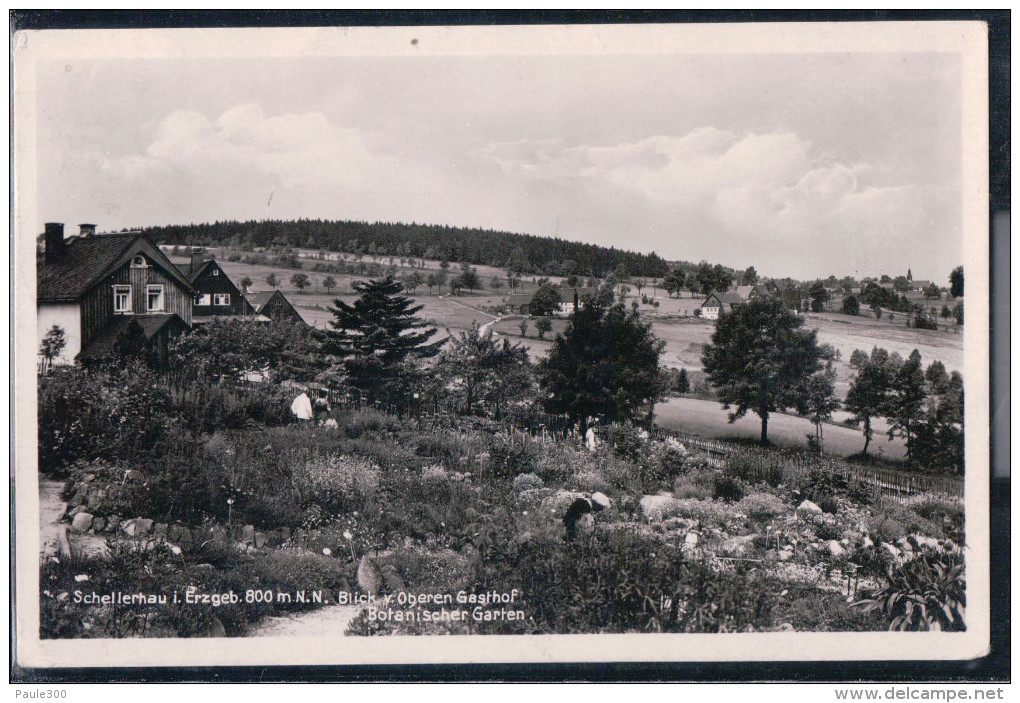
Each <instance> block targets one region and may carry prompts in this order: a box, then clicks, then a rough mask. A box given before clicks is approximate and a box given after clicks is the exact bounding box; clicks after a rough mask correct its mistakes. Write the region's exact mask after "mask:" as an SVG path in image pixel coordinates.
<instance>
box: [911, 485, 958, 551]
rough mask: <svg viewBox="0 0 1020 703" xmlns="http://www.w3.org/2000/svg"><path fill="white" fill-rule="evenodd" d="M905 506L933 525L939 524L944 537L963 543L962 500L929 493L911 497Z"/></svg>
mask: <svg viewBox="0 0 1020 703" xmlns="http://www.w3.org/2000/svg"><path fill="white" fill-rule="evenodd" d="M907 507H909V508H910V509H911V510H912V511H914V512H915V513H916V514H917V515H919V516H921V517H922V518H924V519H925V520H927V521H929V522H931V523H932V524H934V525H940V526H941V527H942V532H943V534H945V536H946V537H948V538H949V539H951V540H953V541H954V542H956V543H957V544H962V543H963V530H964V512H963V501H962V500H960V499H958V498H941V497H938V496H934V495H931V494H923V495H920V496H916V497H912V498H911V499H910V500H909V501H908V502H907Z"/></svg>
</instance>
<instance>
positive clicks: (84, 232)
mask: <svg viewBox="0 0 1020 703" xmlns="http://www.w3.org/2000/svg"><path fill="white" fill-rule="evenodd" d="M78 228H79V232H78V235H79V236H81V237H91V236H92V235H94V234H95V233H96V226H95V225H89V224H80V225H78Z"/></svg>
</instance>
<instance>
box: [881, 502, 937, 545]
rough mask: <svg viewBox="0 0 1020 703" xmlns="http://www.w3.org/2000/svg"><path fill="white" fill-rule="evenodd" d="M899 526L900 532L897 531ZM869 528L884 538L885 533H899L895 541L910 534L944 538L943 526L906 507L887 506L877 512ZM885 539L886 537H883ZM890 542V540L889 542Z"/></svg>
mask: <svg viewBox="0 0 1020 703" xmlns="http://www.w3.org/2000/svg"><path fill="white" fill-rule="evenodd" d="M896 525H898V526H899V528H900V529H899V530H897V529H896V527H895V526H896ZM868 528H869V529H872V530H873V532H875V533H876V534H878V535H879V536H880V537H883V532H889V533H893V532H896V533H899V532H900V531H902V534H897V536H896V537H895V539H899V538H900V537H903V536H904V535H908V534H915V533H916V534H921V535H924V536H926V537H935V538H938V537H942V536H943V531H942V526H941V525H938V524H936V523H933V522H931V521H930V520H926V519H924V518H923V517H921V516H920V515H918V514H917V513H916V512H914V511H913V510H911V509H910V508H908V507H906V506H904V505H897V504H892V505H887V506H884V507H883V508H882V509H881V510H878V511H876V512H875V517H874V518H872V520H871V521H870V522H869V523H868ZM883 539H884V537H883ZM887 541H888V540H887Z"/></svg>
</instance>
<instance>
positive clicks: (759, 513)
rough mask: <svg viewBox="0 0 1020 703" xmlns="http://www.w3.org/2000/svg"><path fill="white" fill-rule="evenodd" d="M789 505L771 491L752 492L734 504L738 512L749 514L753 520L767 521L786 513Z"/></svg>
mask: <svg viewBox="0 0 1020 703" xmlns="http://www.w3.org/2000/svg"><path fill="white" fill-rule="evenodd" d="M788 509H789V507H788V506H787V505H786V503H784V502H783V501H782V500H780V499H779V498H777V497H776V496H774V495H772V494H771V493H752V494H751V495H749V496H745V497H744V498H742V499H741V500H740V502H739V503H737V504H736V505H735V506H734V510H735V511H736V512H738V513H743V514H744V515H747V516H748V517H749V518H751V519H752V520H755V521H756V522H760V523H767V522H768V521H769V520H771V519H772V518H774V517H776V516H777V515H782V514H783V513H785V512H786V511H787V510H788Z"/></svg>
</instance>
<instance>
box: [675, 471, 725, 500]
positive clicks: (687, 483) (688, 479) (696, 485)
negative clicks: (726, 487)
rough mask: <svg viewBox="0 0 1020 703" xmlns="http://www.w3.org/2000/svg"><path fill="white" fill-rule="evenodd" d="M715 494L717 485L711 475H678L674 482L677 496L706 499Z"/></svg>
mask: <svg viewBox="0 0 1020 703" xmlns="http://www.w3.org/2000/svg"><path fill="white" fill-rule="evenodd" d="M714 494H715V487H714V485H713V483H712V480H711V475H708V474H695V475H687V476H678V477H677V479H676V481H675V482H674V483H673V496H674V497H675V498H679V499H684V498H695V499H697V500H705V499H707V498H711V497H712V496H713V495H714Z"/></svg>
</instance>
